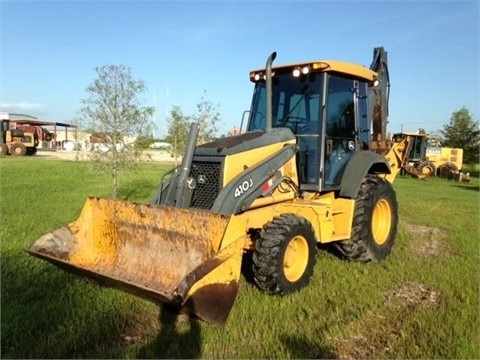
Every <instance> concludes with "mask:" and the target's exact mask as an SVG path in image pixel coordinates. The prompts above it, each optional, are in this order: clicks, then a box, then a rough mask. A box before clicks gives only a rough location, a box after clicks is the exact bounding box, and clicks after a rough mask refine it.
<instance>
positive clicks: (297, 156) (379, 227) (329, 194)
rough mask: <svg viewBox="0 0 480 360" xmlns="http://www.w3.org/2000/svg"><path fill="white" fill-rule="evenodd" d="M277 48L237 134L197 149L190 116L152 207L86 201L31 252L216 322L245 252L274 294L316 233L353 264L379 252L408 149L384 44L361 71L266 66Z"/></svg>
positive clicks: (305, 273) (301, 280) (298, 267)
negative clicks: (393, 111)
mask: <svg viewBox="0 0 480 360" xmlns="http://www.w3.org/2000/svg"><path fill="white" fill-rule="evenodd" d="M275 57H276V53H272V54H271V55H270V56H269V57H268V59H267V62H266V66H265V68H262V69H259V70H255V71H252V72H251V73H250V80H251V81H252V82H253V83H254V91H253V99H252V104H251V109H250V111H249V117H248V124H247V125H246V129H242V133H240V134H239V135H236V136H231V137H227V138H224V139H221V140H218V141H214V142H211V143H206V144H202V145H199V146H196V142H197V135H198V131H199V128H198V125H197V124H192V126H191V129H190V135H189V140H188V146H187V150H186V152H185V154H184V156H183V160H182V165H181V166H180V167H179V168H178V169H177V171H175V172H172V174H171V177H169V178H168V179H167V180H165V181H163V182H162V185H161V186H160V187H159V189H158V191H157V193H156V194H155V195H154V196H153V198H152V199H151V202H150V203H149V204H140V203H132V202H125V201H114V200H107V199H100V198H93V197H92V198H88V199H87V201H86V203H85V206H84V208H83V210H82V212H81V214H80V217H79V219H78V220H76V221H75V222H73V223H71V224H70V225H68V226H66V227H62V228H60V229H58V230H55V231H53V232H52V233H49V234H47V235H44V236H42V237H41V238H40V239H38V240H37V241H36V242H35V243H34V244H33V246H31V247H30V248H29V249H27V251H28V252H29V253H30V254H31V255H34V256H37V257H39V258H42V259H45V260H47V261H50V262H52V263H53V264H55V265H57V266H59V267H61V268H63V269H65V270H68V271H71V272H73V273H76V274H79V275H82V276H85V277H88V278H91V279H94V280H96V281H98V282H100V283H103V284H107V285H110V286H114V287H118V288H120V289H123V290H126V291H129V292H131V293H134V294H137V295H139V296H142V297H144V298H147V299H149V300H152V301H154V302H158V303H171V304H176V305H178V306H180V307H181V308H183V309H185V310H187V311H189V312H190V313H191V314H195V315H196V316H198V317H199V318H201V319H204V320H206V321H209V322H211V323H214V324H217V325H219V326H223V325H224V324H225V322H226V320H227V317H228V314H229V312H230V309H231V307H232V305H233V303H234V301H235V297H236V295H237V290H238V284H239V279H240V271H241V270H240V269H241V263H242V259H243V257H244V254H245V253H247V252H251V253H253V255H252V258H253V265H252V266H253V269H252V270H253V275H254V279H255V282H256V284H257V285H258V288H259V289H261V290H263V291H265V292H267V293H271V294H286V293H289V292H293V291H296V290H298V289H300V288H301V287H303V286H305V285H306V284H307V283H308V282H309V279H310V277H311V275H312V272H313V267H314V264H315V261H316V251H317V245H318V244H319V243H322V244H329V243H331V244H332V246H334V247H336V248H337V249H338V250H339V253H340V254H341V256H343V257H344V258H346V259H350V260H357V261H361V262H377V261H380V260H384V259H385V258H387V256H388V255H389V254H390V252H391V250H392V246H393V244H394V241H395V237H396V233H397V222H398V205H397V201H396V195H395V191H394V190H393V188H392V185H391V183H392V181H393V180H394V178H395V176H396V175H397V173H398V172H399V171H400V169H401V166H402V164H403V161H404V158H405V154H407V153H408V152H409V146H410V143H409V138H408V137H405V138H404V139H403V140H402V141H399V142H392V141H389V139H388V138H387V135H386V125H387V115H388V97H389V76H388V68H387V53H386V52H385V51H384V49H383V48H375V49H374V58H373V62H372V65H371V66H370V68H367V67H364V66H360V65H356V64H352V63H347V62H341V61H312V62H302V63H297V64H293V65H285V66H275V67H274V66H272V64H273V61H274V59H275ZM242 127H243V125H242ZM244 130H246V131H244Z"/></svg>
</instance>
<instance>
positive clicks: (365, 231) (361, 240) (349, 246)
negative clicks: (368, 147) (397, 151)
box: [334, 177, 398, 262]
mask: <svg viewBox="0 0 480 360" xmlns="http://www.w3.org/2000/svg"><path fill="white" fill-rule="evenodd" d="M397 224H398V204H397V200H396V195H395V191H394V190H393V187H392V185H391V184H390V183H389V182H388V181H386V180H384V179H381V178H378V177H367V178H366V179H365V180H364V182H363V183H362V185H361V187H360V191H359V193H358V197H357V200H356V202H355V210H354V215H353V224H352V236H351V238H350V240H344V241H338V242H336V243H334V246H335V247H336V248H337V250H339V251H340V253H341V254H342V256H343V257H344V258H346V259H349V260H355V261H360V262H378V261H381V260H384V259H386V258H387V257H388V255H390V253H391V251H392V247H393V244H394V242H395V237H396V235H397Z"/></svg>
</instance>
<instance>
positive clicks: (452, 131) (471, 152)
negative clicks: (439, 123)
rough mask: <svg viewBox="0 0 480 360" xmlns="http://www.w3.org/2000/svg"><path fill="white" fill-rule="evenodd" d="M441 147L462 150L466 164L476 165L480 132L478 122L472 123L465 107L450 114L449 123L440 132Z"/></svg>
mask: <svg viewBox="0 0 480 360" xmlns="http://www.w3.org/2000/svg"><path fill="white" fill-rule="evenodd" d="M440 133H441V134H442V146H446V147H452V148H461V149H463V161H464V162H465V163H466V164H472V163H478V161H479V150H480V148H479V144H480V131H479V123H478V121H474V120H473V117H472V115H471V114H470V111H469V110H468V109H467V108H466V107H462V108H461V109H460V110H458V111H455V112H453V113H452V116H451V118H450V122H449V123H448V124H445V125H444V126H443V130H440Z"/></svg>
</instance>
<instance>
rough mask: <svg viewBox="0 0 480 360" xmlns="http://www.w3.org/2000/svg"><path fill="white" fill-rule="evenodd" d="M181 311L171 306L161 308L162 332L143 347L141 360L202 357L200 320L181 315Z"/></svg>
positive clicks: (140, 351)
mask: <svg viewBox="0 0 480 360" xmlns="http://www.w3.org/2000/svg"><path fill="white" fill-rule="evenodd" d="M179 310H180V309H179V308H177V307H175V306H171V305H162V306H161V307H160V316H159V322H160V331H159V333H158V335H157V336H156V337H155V338H154V339H153V340H152V341H151V342H149V343H148V344H146V345H145V346H143V347H142V348H141V349H140V350H139V352H138V354H137V358H140V359H174V358H177V359H197V358H200V357H201V349H202V337H201V331H200V324H199V320H197V319H195V318H193V317H191V316H188V315H182V314H180V311H179Z"/></svg>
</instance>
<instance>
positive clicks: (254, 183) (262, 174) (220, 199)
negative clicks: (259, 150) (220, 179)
mask: <svg viewBox="0 0 480 360" xmlns="http://www.w3.org/2000/svg"><path fill="white" fill-rule="evenodd" d="M296 152H297V146H296V145H295V144H290V145H286V146H284V147H283V148H282V149H280V150H279V151H277V152H276V153H275V154H273V155H271V156H270V157H268V158H267V159H265V160H263V161H261V162H260V163H258V164H256V165H254V166H252V167H250V168H248V169H246V170H245V171H243V172H242V173H240V174H239V175H237V176H236V177H235V178H233V179H232V181H230V182H229V183H228V184H227V185H226V186H225V187H224V188H223V189H222V190H221V191H220V193H219V194H218V196H217V198H216V200H215V202H214V203H213V206H212V209H211V211H212V212H214V213H218V214H238V213H239V212H242V211H245V210H246V209H248V207H249V206H250V205H251V204H252V203H253V202H254V201H255V199H257V198H258V197H259V196H261V195H262V188H261V186H262V185H263V184H264V183H265V182H266V181H267V180H269V179H270V178H272V177H273V176H275V175H276V178H277V181H275V183H276V185H278V184H279V183H280V182H281V180H282V179H281V175H280V173H279V172H278V170H279V169H280V168H281V167H282V166H283V165H284V164H285V163H286V162H287V161H288V160H290V159H291V158H292V157H293V156H295V154H296ZM242 184H246V186H245V188H244V190H242V192H241V194H239V193H238V191H236V189H239V188H241V187H242Z"/></svg>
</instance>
